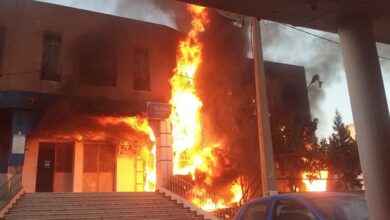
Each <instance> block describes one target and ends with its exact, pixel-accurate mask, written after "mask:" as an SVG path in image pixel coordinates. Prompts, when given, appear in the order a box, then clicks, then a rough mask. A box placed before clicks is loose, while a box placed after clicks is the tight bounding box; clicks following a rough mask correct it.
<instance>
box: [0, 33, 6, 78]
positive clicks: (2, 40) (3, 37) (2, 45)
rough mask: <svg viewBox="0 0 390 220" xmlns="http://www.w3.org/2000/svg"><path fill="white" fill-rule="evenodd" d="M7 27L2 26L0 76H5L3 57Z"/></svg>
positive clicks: (0, 36) (0, 34)
mask: <svg viewBox="0 0 390 220" xmlns="http://www.w3.org/2000/svg"><path fill="white" fill-rule="evenodd" d="M5 30H6V28H5V27H0V76H3V58H4V46H5Z"/></svg>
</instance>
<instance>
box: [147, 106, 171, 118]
mask: <svg viewBox="0 0 390 220" xmlns="http://www.w3.org/2000/svg"><path fill="white" fill-rule="evenodd" d="M147 112H148V117H149V118H151V119H157V120H164V119H167V118H168V117H169V115H170V114H171V105H169V104H166V103H158V102H148V103H147Z"/></svg>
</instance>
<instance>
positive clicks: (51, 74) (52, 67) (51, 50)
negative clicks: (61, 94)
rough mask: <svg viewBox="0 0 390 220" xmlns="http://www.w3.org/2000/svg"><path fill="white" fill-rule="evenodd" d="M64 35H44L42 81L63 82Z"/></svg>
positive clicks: (49, 33) (51, 33) (48, 33)
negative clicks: (62, 56)
mask: <svg viewBox="0 0 390 220" xmlns="http://www.w3.org/2000/svg"><path fill="white" fill-rule="evenodd" d="M61 46H62V35H61V34H59V33H53V32H45V33H44V35H43V57H42V72H41V79H42V80H51V81H60V80H61Z"/></svg>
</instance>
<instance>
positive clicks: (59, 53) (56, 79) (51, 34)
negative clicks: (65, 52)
mask: <svg viewBox="0 0 390 220" xmlns="http://www.w3.org/2000/svg"><path fill="white" fill-rule="evenodd" d="M57 37H58V38H59V39H60V40H59V46H58V50H57V70H56V71H55V74H48V73H45V69H47V68H45V51H46V50H45V48H46V45H47V44H49V42H48V40H46V39H48V38H53V39H54V38H57ZM62 48H63V34H62V33H59V32H53V31H43V34H42V63H41V74H40V80H45V81H54V82H60V81H61V78H62V77H61V73H62V68H61V65H62Z"/></svg>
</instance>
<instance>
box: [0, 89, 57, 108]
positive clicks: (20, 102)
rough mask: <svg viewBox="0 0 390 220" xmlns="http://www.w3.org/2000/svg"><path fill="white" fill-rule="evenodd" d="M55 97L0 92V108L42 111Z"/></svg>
mask: <svg viewBox="0 0 390 220" xmlns="http://www.w3.org/2000/svg"><path fill="white" fill-rule="evenodd" d="M55 97H56V95H52V94H43V93H36V92H25V91H0V108H21V109H44V108H45V107H46V106H47V105H49V104H50V103H52V102H53V101H54V100H55V99H54V98H55Z"/></svg>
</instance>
